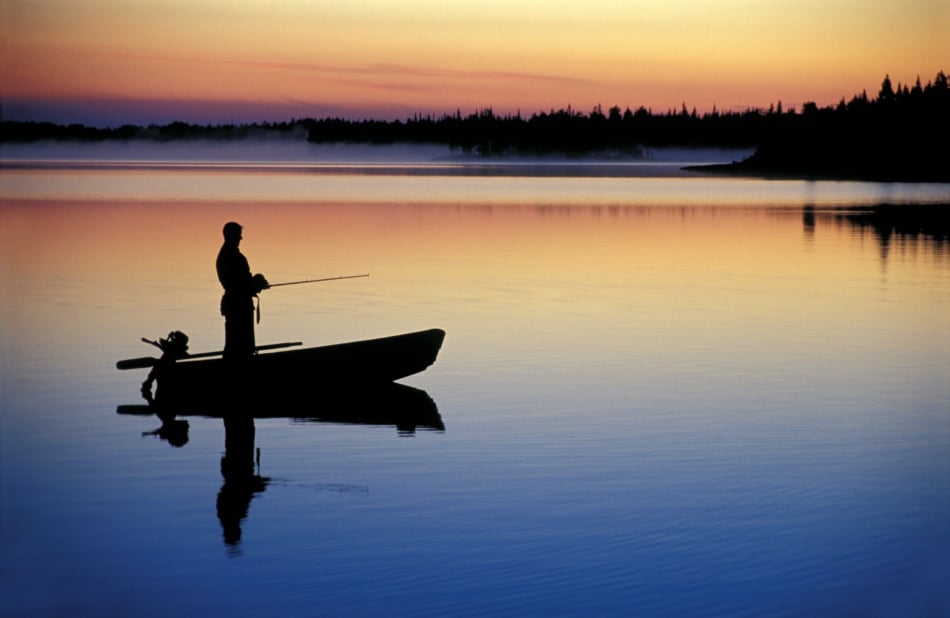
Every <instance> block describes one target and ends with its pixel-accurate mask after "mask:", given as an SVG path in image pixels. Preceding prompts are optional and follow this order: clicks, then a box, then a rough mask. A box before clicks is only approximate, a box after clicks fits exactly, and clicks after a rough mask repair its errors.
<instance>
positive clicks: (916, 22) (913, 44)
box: [0, 0, 950, 125]
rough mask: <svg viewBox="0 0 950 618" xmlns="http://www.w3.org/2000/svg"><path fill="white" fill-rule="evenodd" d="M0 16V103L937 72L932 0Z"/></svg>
mask: <svg viewBox="0 0 950 618" xmlns="http://www.w3.org/2000/svg"><path fill="white" fill-rule="evenodd" d="M0 19H2V28H3V31H4V37H3V42H2V47H0V58H2V60H0V70H2V96H3V99H4V115H5V117H8V118H11V117H12V118H16V119H25V116H31V117H35V119H43V118H40V116H44V115H45V116H50V117H51V116H54V115H57V114H58V115H59V116H58V117H56V118H52V117H51V118H50V119H53V120H56V121H64V120H67V119H68V120H74V121H79V122H88V123H90V124H100V125H110V124H121V122H126V121H133V122H149V121H155V122H167V121H171V120H173V119H176V118H177V119H183V120H188V121H192V122H200V121H229V120H236V121H251V120H287V119H289V118H291V117H303V116H316V117H320V116H324V115H330V114H332V115H345V116H348V117H366V116H369V117H376V118H382V117H386V118H402V117H406V116H408V115H411V114H413V113H416V112H424V113H430V112H431V113H436V114H441V113H443V112H454V111H455V110H456V109H460V110H461V111H462V112H463V113H470V112H472V111H475V110H477V109H479V108H483V107H488V106H492V107H494V109H495V110H496V111H500V112H509V111H517V110H521V111H522V112H523V113H525V114H531V113H533V112H535V111H540V110H548V109H551V108H563V107H566V106H567V105H572V106H573V107H574V108H575V109H578V110H581V111H588V110H589V109H591V108H592V107H593V106H595V105H597V104H602V105H603V106H604V107H609V106H612V105H620V106H621V107H627V106H629V107H632V108H636V107H637V106H640V105H643V106H646V107H649V108H652V109H653V110H654V111H666V110H667V109H669V108H671V107H672V108H677V109H678V108H679V107H680V105H681V104H682V103H684V102H685V103H686V104H687V106H688V107H690V108H692V107H696V108H697V109H699V110H700V111H706V110H709V109H712V107H713V106H716V107H718V108H719V109H742V108H746V107H768V105H769V104H771V103H774V102H777V101H780V100H781V101H782V102H783V104H784V105H786V106H794V105H800V104H801V103H802V102H804V101H816V102H818V103H819V104H821V105H826V104H830V103H834V102H837V101H838V100H839V99H840V98H841V97H850V96H851V95H853V94H856V93H860V92H861V91H862V90H865V89H866V90H868V92H869V94H872V95H873V94H876V91H877V88H878V87H879V85H880V82H881V80H882V78H883V76H884V75H885V74H890V76H891V78H892V80H893V81H894V82H902V83H908V82H910V83H912V82H913V81H914V80H915V79H916V78H917V76H918V75H919V76H920V77H921V79H922V80H923V81H924V82H927V81H929V80H932V79H933V77H934V75H935V74H936V73H937V71H940V70H944V71H946V70H950V37H948V36H946V33H947V32H950V3H948V2H947V1H946V0H902V1H901V2H895V1H893V0H756V1H752V0H708V1H704V2H700V1H693V2H682V1H677V0H639V1H637V0H587V1H586V2H577V1H576V0H571V1H569V2H566V1H561V0H543V1H541V0H530V1H521V0H508V1H505V2H502V1H500V0H477V1H468V0H462V1H459V2H444V1H434V0H409V1H401V2H396V1H392V0H368V1H364V2H351V1H348V0H324V1H315V0H282V1H280V2H262V1H251V0H137V1H135V2H128V1H124V0H0ZM69 110H72V112H70V111H69ZM70 113H72V114H73V116H74V117H72V118H64V117H62V116H63V115H64V114H65V115H66V116H69V114H70Z"/></svg>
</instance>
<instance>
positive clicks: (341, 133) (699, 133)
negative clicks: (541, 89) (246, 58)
mask: <svg viewBox="0 0 950 618" xmlns="http://www.w3.org/2000/svg"><path fill="white" fill-rule="evenodd" d="M947 81H948V80H947V76H946V75H945V74H944V73H943V72H940V73H938V74H937V76H936V78H935V79H934V81H933V82H928V83H927V84H926V85H922V84H921V82H920V79H919V78H918V80H917V82H916V83H915V84H914V85H913V86H908V85H901V84H897V86H896V87H895V86H894V85H893V84H892V83H891V80H890V78H889V77H885V78H884V81H883V82H882V84H881V89H880V91H879V93H878V96H877V97H876V98H869V97H868V95H867V93H866V92H864V93H862V94H860V95H855V96H853V97H852V98H851V99H850V100H849V101H845V99H844V98H842V99H841V100H840V102H839V103H838V104H837V105H834V106H828V107H825V108H819V107H818V106H817V105H816V104H815V103H813V102H808V103H805V104H804V105H803V107H802V109H801V110H800V111H799V110H796V109H794V108H784V107H783V106H782V103H781V101H779V102H778V104H777V105H772V106H771V107H770V108H769V109H768V110H762V109H747V110H744V111H720V110H717V109H715V108H714V109H713V110H712V111H711V112H707V113H704V114H699V113H697V111H696V109H695V108H693V109H692V110H689V109H688V108H687V107H686V105H685V104H683V106H682V107H681V108H680V109H679V110H675V109H669V110H667V111H666V112H663V113H655V112H654V111H653V110H650V109H646V108H644V107H642V106H640V107H638V108H636V109H635V110H631V108H630V107H627V108H625V109H621V108H620V107H619V106H614V107H611V108H610V109H608V110H607V111H606V112H605V111H604V110H603V108H602V107H601V106H600V105H597V106H596V107H594V109H592V110H591V111H590V113H586V114H585V113H583V112H580V111H577V110H575V109H572V108H571V107H570V106H568V107H567V109H560V110H553V109H552V110H550V111H548V112H538V113H535V114H533V115H531V116H530V117H524V116H522V115H521V113H520V112H519V113H516V114H505V115H500V114H496V113H494V111H493V110H492V109H491V108H487V109H483V110H479V111H477V112H475V113H472V114H469V115H467V116H463V115H462V113H461V111H456V112H455V113H454V114H445V115H443V116H441V117H433V116H431V115H425V116H423V115H416V116H414V117H412V118H408V119H406V120H404V121H403V120H393V121H382V120H346V119H343V118H324V119H313V118H308V119H301V120H293V121H290V122H282V123H255V124H245V125H234V124H227V125H218V126H212V125H193V124H188V123H184V122H173V123H171V124H168V125H163V126H159V125H150V126H148V127H137V126H133V125H124V126H121V127H118V128H114V129H113V128H109V129H98V128H93V127H86V126H83V125H76V124H74V125H69V126H59V125H54V124H51V123H32V122H28V123H22V122H4V123H2V130H0V140H3V141H31V140H37V139H72V140H106V139H122V140H127V139H136V138H143V139H153V140H174V139H195V138H208V139H240V138H244V137H249V136H255V135H274V134H285V135H290V134H300V135H303V134H306V135H307V138H308V139H309V141H311V142H318V143H330V142H351V143H367V144H391V143H427V144H444V145H447V146H449V147H451V148H452V149H455V150H457V151H460V152H463V153H468V154H473V155H479V156H498V155H510V154H515V155H517V154H539V153H540V154H564V155H581V154H590V153H600V154H615V155H618V156H630V155H636V154H638V153H639V152H640V151H639V148H640V147H641V146H652V147H657V146H692V147H753V146H758V147H759V149H758V151H757V152H756V154H755V155H754V156H752V157H750V158H749V159H747V160H746V161H743V162H742V164H741V165H740V166H738V167H736V168H734V169H736V170H738V171H757V172H779V173H780V172H786V173H795V174H809V175H822V174H827V175H846V176H860V177H868V178H890V177H895V178H913V179H942V180H950V171H948V170H950V165H948V155H947V141H946V139H945V138H946V136H947V135H948V134H950V89H948V83H947ZM925 153H926V154H925Z"/></svg>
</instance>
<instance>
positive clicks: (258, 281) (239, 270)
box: [216, 221, 270, 360]
mask: <svg viewBox="0 0 950 618" xmlns="http://www.w3.org/2000/svg"><path fill="white" fill-rule="evenodd" d="M242 230H243V228H242V227H241V226H240V225H239V224H237V223H235V222H233V221H231V222H229V223H226V224H225V225H224V244H223V245H222V246H221V251H219V252H218V259H217V262H216V266H217V270H218V281H220V282H221V286H222V287H224V295H223V296H222V297H221V315H223V316H224V358H225V359H227V360H234V359H241V358H247V357H249V356H252V355H253V354H254V350H255V343H254V297H255V296H257V295H258V294H259V293H260V292H261V290H266V289H267V288H268V287H270V285H269V284H268V283H267V279H265V278H264V275H261V274H257V275H253V276H252V275H251V268H250V266H249V265H248V263H247V258H246V257H244V255H243V254H242V253H241V251H240V249H238V246H239V245H240V244H241V239H242V235H241V232H242Z"/></svg>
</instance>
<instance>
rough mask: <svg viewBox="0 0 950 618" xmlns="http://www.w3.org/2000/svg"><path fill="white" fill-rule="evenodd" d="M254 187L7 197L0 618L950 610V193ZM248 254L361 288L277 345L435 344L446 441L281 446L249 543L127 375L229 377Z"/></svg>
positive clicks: (281, 292)
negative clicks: (221, 249) (128, 368)
mask: <svg viewBox="0 0 950 618" xmlns="http://www.w3.org/2000/svg"><path fill="white" fill-rule="evenodd" d="M268 161H270V162H269V163H268V164H266V165H264V164H262V163H263V162H258V164H254V162H253V161H251V162H248V161H242V162H240V164H239V165H235V164H234V161H233V159H227V160H217V161H204V162H202V163H200V164H189V165H183V164H181V163H180V162H179V163H176V164H175V165H167V164H161V165H156V164H155V162H154V161H152V162H147V161H146V162H144V163H143V162H142V161H140V160H136V161H134V162H129V161H125V162H121V161H120V162H118V163H116V162H115V161H113V162H110V163H108V164H105V165H103V164H92V165H85V164H84V165H77V164H76V160H75V159H68V160H67V164H66V165H63V164H61V163H62V161H60V163H57V164H50V163H49V162H45V163H43V164H41V165H35V164H32V165H8V166H7V167H6V169H4V170H3V171H2V172H0V173H2V176H0V179H2V185H0V189H2V195H0V197H2V201H0V247H2V249H0V285H2V289H3V290H4V292H3V294H2V295H0V316H2V332H0V337H2V344H0V346H2V347H0V351H2V354H0V363H2V366H0V371H2V378H0V404H2V416H0V448H2V459H0V465H2V469H0V482H2V493H0V498H2V501H0V547H2V550H0V613H3V614H4V615H41V616H45V615H88V616H92V615H106V614H118V615H167V614H169V613H172V612H174V613H175V614H176V615H207V613H208V612H212V613H214V614H229V615H233V616H251V615H262V614H275V615H276V614H284V615H314V614H316V615H380V614H387V615H406V616H419V615H440V616H441V615H472V616H475V615H486V614H489V615H490V614H495V615H624V616H627V615H643V616H701V615H709V616H723V615H739V616H741V615H748V616H762V615H774V616H782V615H787V616H806V615H808V616H811V615H883V616H889V615H893V616H903V615H941V614H943V613H947V612H948V611H950V601H948V595H947V592H946V591H947V590H948V589H950V576H948V573H950V530H948V523H947V522H948V521H950V487H948V484H950V481H948V479H950V461H948V457H947V453H948V452H950V381H948V376H950V319H948V316H950V241H948V236H947V227H946V211H945V210H944V207H945V206H942V205H946V204H948V203H950V195H948V193H950V191H948V190H947V188H946V187H945V186H941V185H900V184H875V183H835V182H827V181H823V182H802V181H764V180H739V179H722V178H707V177H702V176H686V175H681V174H680V173H678V172H676V171H675V170H676V169H678V166H676V165H675V164H673V165H666V166H663V165H655V164H653V166H654V167H656V168H662V170H661V171H659V172H656V173H648V172H645V171H644V166H640V167H637V170H636V171H630V170H629V169H628V170H627V171H625V172H624V173H620V172H618V171H616V170H614V171H611V172H610V173H603V168H600V171H597V172H591V171H590V170H587V171H586V172H585V171H583V170H582V171H578V170H577V169H576V168H577V167H582V168H583V167H585V166H583V165H581V166H577V165H573V166H570V167H568V168H564V167H553V168H552V167H551V166H550V165H547V166H546V167H543V170H542V171H545V173H540V172H538V171H537V169H536V168H532V170H533V171H532V170H528V171H526V170H525V169H515V170H512V169H507V168H506V169H504V170H501V171H499V170H498V169H497V168H498V164H493V165H490V166H483V167H479V166H477V165H473V164H464V165H459V164H457V162H449V163H448V164H447V163H446V162H444V161H432V160H430V159H424V160H423V161H412V160H410V161H406V160H405V159H400V160H392V159H387V158H382V159H376V160H371V161H368V162H366V161H364V162H363V164H361V163H360V162H359V161H354V160H342V159H341V158H338V159H337V160H329V161H320V162H317V163H312V162H305V163H301V162H300V161H299V160H298V159H294V158H291V159H285V160H282V161H279V163H280V165H278V166H275V165H273V164H272V163H273V161H272V160H268ZM166 163H167V162H166ZM502 167H504V166H502ZM879 204H891V205H894V207H893V208H884V209H882V208H878V207H877V206H878V205H879ZM914 204H925V205H927V207H926V208H923V209H921V208H916V207H915V206H914ZM232 219H233V220H237V221H240V222H241V223H242V224H243V225H244V226H245V240H244V243H243V245H242V248H243V250H244V252H245V254H246V255H247V256H248V257H249V259H250V261H251V265H252V268H253V269H254V270H255V271H261V272H263V273H265V274H266V275H267V276H268V278H269V279H270V280H271V281H272V282H277V281H287V280H294V279H300V278H309V277H318V276H334V275H340V274H350V273H361V272H369V273H371V276H370V277H369V278H368V279H357V280H351V281H340V282H333V283H327V284H320V285H314V286H302V287H294V288H277V289H273V290H269V291H267V292H265V294H264V295H263V297H262V307H261V309H262V320H261V323H260V325H259V326H258V330H257V334H258V341H259V342H262V343H271V342H281V341H296V340H303V341H304V342H305V343H306V344H308V345H318V344H322V343H335V342H339V341H347V340H352V339H360V338H366V337H374V336H382V335H387V334H393V333H397V332H405V331H410V330H417V329H422V328H430V327H439V328H443V329H445V330H446V331H447V333H448V335H447V338H446V342H445V345H444V347H443V350H442V354H441V356H440V358H439V360H438V362H437V363H436V364H435V365H434V366H433V367H432V368H430V369H429V370H428V371H426V372H425V373H422V374H419V375H417V376H413V377H412V378H409V379H407V380H405V381H404V382H405V384H406V385H409V386H411V387H413V388H415V389H419V390H421V391H424V395H425V396H426V397H427V398H428V399H430V400H431V402H432V403H433V405H434V406H435V407H436V408H437V410H438V414H439V416H440V417H441V421H442V424H441V426H438V427H424V426H420V427H418V428H417V429H416V430H415V431H409V430H407V428H405V427H401V428H397V427H396V426H394V425H387V424H377V425H372V424H349V423H340V422H332V423H331V422H317V421H314V420H309V421H299V420H297V421H295V420H292V419H289V418H267V419H258V420H257V421H256V423H255V430H256V432H255V436H254V438H255V445H256V447H259V448H260V449H261V468H260V474H261V476H263V477H265V478H266V482H265V483H263V485H262V487H261V488H259V491H254V492H252V494H251V495H250V496H248V498H249V501H248V503H247V509H246V513H239V514H238V515H239V516H238V517H237V521H238V525H239V529H240V536H239V539H237V540H236V539H235V538H234V535H233V533H229V531H228V528H227V527H226V526H225V525H224V524H223V522H222V519H221V517H220V500H221V495H222V494H223V493H224V490H225V489H226V488H225V483H224V482H223V478H222V473H221V457H222V455H223V454H224V452H225V428H224V425H223V422H222V421H221V420H220V419H214V418H203V417H190V418H188V419H187V420H188V423H189V426H188V432H187V443H185V444H184V445H183V446H178V447H176V446H172V445H171V444H170V442H169V441H167V440H163V439H162V438H161V437H160V436H158V435H151V432H152V430H155V429H157V428H158V427H159V425H160V423H159V421H158V420H157V419H155V418H154V417H147V416H132V415H124V414H123V415H120V414H117V413H116V412H117V408H118V406H121V405H126V404H135V403H141V401H140V400H139V399H138V385H139V383H140V382H141V380H143V379H144V377H145V376H144V375H141V372H119V371H116V370H115V368H114V364H115V361H116V360H118V359H120V358H130V357H137V356H143V355H146V354H148V353H149V348H148V347H147V346H145V345H144V344H142V343H141V342H140V341H139V340H140V338H141V337H148V338H157V337H160V336H164V335H165V334H167V333H168V331H170V330H172V329H180V330H183V331H185V332H187V333H188V334H189V335H190V337H191V349H192V350H193V351H204V350H213V349H219V348H220V347H221V343H222V339H223V324H222V319H221V317H220V316H219V315H218V313H217V302H218V297H219V286H218V284H217V281H216V279H215V275H214V269H213V261H214V256H215V254H216V252H217V249H218V246H219V244H220V229H221V226H222V224H223V223H224V222H225V221H228V220H232ZM327 414H328V412H327V411H326V410H319V409H315V410H314V411H313V414H312V415H309V416H310V417H311V418H316V417H318V416H321V415H324V416H325V415H327ZM232 532H233V531H232Z"/></svg>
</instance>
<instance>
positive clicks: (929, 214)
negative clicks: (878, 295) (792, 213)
mask: <svg viewBox="0 0 950 618" xmlns="http://www.w3.org/2000/svg"><path fill="white" fill-rule="evenodd" d="M816 219H825V220H829V221H832V222H834V223H835V224H837V225H848V226H852V227H855V228H858V229H860V230H861V231H862V232H864V231H868V232H871V233H872V234H874V237H875V238H876V239H877V240H878V242H879V244H880V246H881V254H882V255H883V256H884V257H886V256H887V254H888V249H889V247H890V246H891V244H892V243H893V242H894V241H897V242H899V243H901V244H904V245H907V244H920V245H926V246H929V247H932V248H933V249H934V251H936V252H938V253H942V252H944V251H948V252H950V204H898V205H892V204H881V205H878V206H870V207H856V208H848V209H843V210H841V209H839V210H834V211H830V212H821V211H817V212H816V210H815V209H814V208H813V207H806V208H805V209H804V210H803V213H802V223H803V226H804V228H805V231H806V233H807V234H809V235H812V234H814V229H815V222H816Z"/></svg>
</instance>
